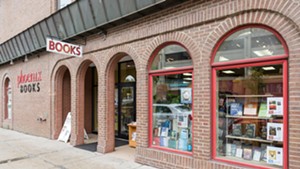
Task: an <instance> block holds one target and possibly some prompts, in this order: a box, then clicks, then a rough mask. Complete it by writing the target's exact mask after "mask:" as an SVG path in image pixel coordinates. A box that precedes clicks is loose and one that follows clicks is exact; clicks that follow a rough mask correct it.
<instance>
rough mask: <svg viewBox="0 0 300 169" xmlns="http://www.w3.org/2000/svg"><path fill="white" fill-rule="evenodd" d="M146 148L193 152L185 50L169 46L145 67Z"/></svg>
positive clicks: (188, 62)
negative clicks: (146, 86) (146, 92)
mask: <svg viewBox="0 0 300 169" xmlns="http://www.w3.org/2000/svg"><path fill="white" fill-rule="evenodd" d="M149 69H150V70H149V77H150V78H149V83H150V84H149V87H150V88H149V90H150V128H149V132H150V137H151V139H150V143H149V144H150V147H154V148H159V149H164V150H167V151H177V152H179V153H188V154H189V153H191V152H192V150H193V135H192V122H193V113H192V104H193V95H192V88H193V70H192V60H191V57H190V56H189V54H188V52H187V51H186V49H185V48H183V47H182V46H180V45H177V44H171V45H167V46H165V47H163V48H162V49H161V50H159V51H157V52H156V53H155V55H154V57H153V58H152V64H151V65H150V68H149Z"/></svg>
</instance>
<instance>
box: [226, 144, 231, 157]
mask: <svg viewBox="0 0 300 169" xmlns="http://www.w3.org/2000/svg"><path fill="white" fill-rule="evenodd" d="M231 147H232V144H229V143H227V144H226V156H232V152H231Z"/></svg>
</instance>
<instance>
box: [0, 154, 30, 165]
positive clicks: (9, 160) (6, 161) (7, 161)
mask: <svg viewBox="0 0 300 169" xmlns="http://www.w3.org/2000/svg"><path fill="white" fill-rule="evenodd" d="M27 158H31V157H30V156H24V157H17V158H11V159H7V160H2V161H0V164H5V163H10V162H15V161H19V160H24V159H27Z"/></svg>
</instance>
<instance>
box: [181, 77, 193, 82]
mask: <svg viewBox="0 0 300 169" xmlns="http://www.w3.org/2000/svg"><path fill="white" fill-rule="evenodd" d="M183 80H188V81H191V80H193V79H192V78H190V77H186V78H183Z"/></svg>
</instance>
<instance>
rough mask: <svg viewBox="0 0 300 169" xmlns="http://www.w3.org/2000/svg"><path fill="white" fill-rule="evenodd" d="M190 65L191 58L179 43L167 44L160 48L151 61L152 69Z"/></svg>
mask: <svg viewBox="0 0 300 169" xmlns="http://www.w3.org/2000/svg"><path fill="white" fill-rule="evenodd" d="M183 66H192V60H191V57H190V56H189V54H188V53H187V51H186V50H185V49H184V48H183V47H181V46H179V45H168V46H166V47H164V48H163V49H161V50H160V51H159V52H158V54H157V56H156V57H155V58H154V60H153V61H152V65H151V69H152V70H162V69H172V68H178V67H183Z"/></svg>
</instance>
